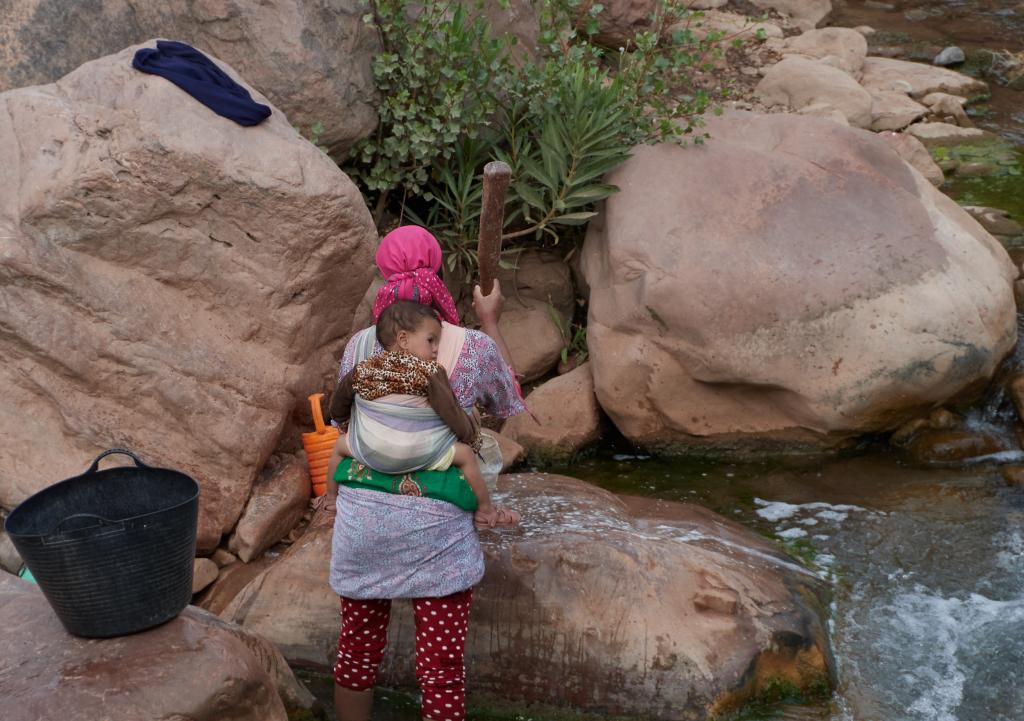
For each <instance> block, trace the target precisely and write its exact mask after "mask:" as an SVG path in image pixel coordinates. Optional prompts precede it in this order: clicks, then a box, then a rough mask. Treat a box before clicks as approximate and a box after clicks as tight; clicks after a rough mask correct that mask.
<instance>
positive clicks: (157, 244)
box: [0, 48, 376, 552]
mask: <svg viewBox="0 0 1024 721" xmlns="http://www.w3.org/2000/svg"><path fill="white" fill-rule="evenodd" d="M135 50H136V48H128V49H126V50H124V51H123V52H120V53H118V54H117V55H112V56H110V57H106V58H102V59H100V60H96V61H94V62H91V63H87V64H86V65H83V66H82V67H81V68H79V69H78V70H76V71H75V72H73V73H71V74H70V75H68V76H67V77H65V78H63V79H61V80H60V81H58V82H57V83H54V84H53V85H46V86H41V87H33V88H22V89H18V90H11V91H8V92H6V93H2V94H0V167H2V168H3V169H4V173H3V175H2V177H0V258H2V259H3V260H2V262H0V303H2V306H3V309H4V310H3V334H2V336H0V386H2V387H3V389H4V402H3V404H2V406H0V436H2V437H3V438H4V443H3V445H2V447H0V505H2V506H4V507H7V508H10V507H12V506H14V505H15V504H17V503H19V502H20V501H21V500H23V499H24V498H25V497H26V496H28V495H29V494H31V493H34V492H35V491H38V490H40V489H42V488H44V487H46V486H47V485H49V484H50V483H53V482H54V481H58V480H60V479H62V478H66V477H68V476H71V475H77V474H78V473H81V472H82V471H83V470H85V468H86V467H88V465H89V463H90V461H91V460H92V459H93V457H94V456H95V455H97V453H98V452H99V451H101V450H103V449H105V448H109V447H112V446H116V447H127V448H131V449H133V450H135V451H137V452H139V453H140V454H141V455H142V457H143V459H144V460H146V461H148V462H150V463H152V464H155V465H161V466H167V467H171V468H178V469H180V470H182V471H184V472H186V473H189V474H190V475H192V476H193V477H194V478H195V479H196V480H197V481H198V482H199V484H200V487H201V489H202V493H201V496H200V535H199V547H200V551H201V552H209V551H212V550H213V549H214V548H215V547H216V545H217V541H218V539H219V538H220V536H221V534H222V533H224V532H226V531H228V530H230V529H231V528H232V527H233V526H234V525H235V521H236V520H237V519H238V516H239V513H240V512H241V510H242V506H243V505H244V504H245V501H246V498H247V497H248V496H249V489H250V488H251V486H252V483H253V480H254V478H255V476H256V473H257V471H258V470H259V469H260V468H261V467H262V466H263V464H264V462H265V461H266V460H267V458H268V457H269V456H270V454H271V452H272V451H273V450H274V448H275V446H276V445H277V443H278V441H279V439H280V437H281V435H282V429H284V428H285V427H286V426H285V424H286V421H287V419H288V417H289V415H290V414H291V412H292V409H293V408H294V407H295V406H296V405H297V404H305V400H304V399H305V397H306V395H307V394H308V393H309V391H310V388H319V387H320V386H319V383H320V379H321V378H322V377H323V376H324V375H325V374H328V373H330V369H332V368H333V367H334V366H335V364H336V363H337V358H338V355H339V354H340V350H341V342H342V340H343V338H344V337H345V336H346V334H347V333H348V330H349V326H350V324H351V320H352V312H353V309H354V308H355V306H356V304H357V303H358V301H359V299H360V297H361V296H362V293H363V291H364V290H365V288H366V286H367V284H368V283H369V281H370V276H371V274H372V272H373V266H372V258H371V255H372V248H373V246H374V243H375V242H376V232H375V229H374V226H373V222H372V220H371V218H370V214H369V212H368V211H367V209H366V207H365V205H364V204H363V201H362V198H361V196H360V194H359V191H358V189H357V188H356V187H355V185H353V184H352V183H351V182H350V181H349V179H348V178H347V177H346V176H345V175H344V174H343V173H342V172H341V171H340V170H338V168H337V166H336V165H335V164H334V163H333V162H331V160H330V158H328V157H327V156H326V155H324V154H323V153H322V152H320V151H319V150H317V149H316V148H315V147H313V146H312V145H310V144H309V143H307V142H306V141H304V140H303V139H302V138H301V137H299V135H298V134H297V133H296V132H295V130H294V129H293V128H292V127H291V125H290V124H289V123H288V120H287V119H286V118H285V116H284V115H283V114H282V113H281V112H280V111H275V112H274V114H273V115H271V117H270V118H269V119H268V120H267V121H265V122H264V123H262V124H260V125H258V126H255V127H251V128H243V127H241V126H239V125H237V124H235V123H233V122H232V121H230V120H227V119H225V118H222V117H220V116H218V115H215V114H214V113H213V112H211V111H210V110H209V109H208V108H206V107H205V106H203V105H201V104H199V103H198V102H195V101H194V100H192V99H191V98H189V97H188V96H187V95H185V94H184V93H183V92H182V91H181V90H179V89H178V88H177V87H176V86H175V85H173V84H171V83H170V82H168V81H167V80H165V79H164V78H161V77H157V76H154V75H146V74H144V73H140V72H137V71H135V70H133V69H132V68H131V65H130V63H131V57H132V54H133V53H134V52H135ZM222 67H224V68H225V70H226V71H227V72H229V73H231V74H233V75H234V71H233V70H231V68H229V67H228V66H223V65H222ZM235 77H236V78H237V75H235ZM256 97H257V99H259V100H260V101H261V102H266V99H265V98H263V96H262V95H260V94H259V93H256Z"/></svg>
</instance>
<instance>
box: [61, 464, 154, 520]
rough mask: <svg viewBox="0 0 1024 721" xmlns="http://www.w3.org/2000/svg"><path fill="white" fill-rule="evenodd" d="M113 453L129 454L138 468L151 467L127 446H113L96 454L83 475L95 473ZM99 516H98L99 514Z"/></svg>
mask: <svg viewBox="0 0 1024 721" xmlns="http://www.w3.org/2000/svg"><path fill="white" fill-rule="evenodd" d="M113 453H120V454H122V455H125V456H128V457H129V458H131V459H132V460H133V461H135V465H136V466H137V467H138V468H149V466H148V465H147V464H145V463H143V462H142V461H141V460H139V457H138V456H137V455H135V454H134V453H132V452H131V451H129V450H127V449H126V448H111V449H109V450H106V451H103V453H101V454H99V455H98V456H96V460H95V461H93V462H92V465H91V466H89V470H87V471H86V472H85V473H83V474H82V475H83V476H87V475H89V474H90V473H95V472H96V470H97V469H98V468H99V467H100V461H102V460H103V459H104V458H106V457H107V456H109V455H111V454H113ZM68 518H74V516H68ZM97 518H98V516H97ZM65 520H67V519H65Z"/></svg>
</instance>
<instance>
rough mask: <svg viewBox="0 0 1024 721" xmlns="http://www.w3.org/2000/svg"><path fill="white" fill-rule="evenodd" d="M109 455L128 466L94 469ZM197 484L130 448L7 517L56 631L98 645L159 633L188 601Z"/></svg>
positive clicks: (7, 526) (32, 499)
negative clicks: (154, 464)
mask: <svg viewBox="0 0 1024 721" xmlns="http://www.w3.org/2000/svg"><path fill="white" fill-rule="evenodd" d="M111 453H123V454H125V455H128V456H131V458H132V460H134V461H135V465H134V466H121V467H117V468H108V469H106V470H102V471H100V470H97V469H98V467H99V462H100V460H101V459H103V458H104V457H105V456H108V455H110V454H111ZM198 516H199V484H197V483H196V482H195V481H194V480H193V479H192V478H190V477H189V476H187V475H185V474H184V473H181V472H179V471H173V470H169V469H166V468H153V467H150V466H147V465H146V464H145V463H143V462H142V461H140V460H139V459H138V458H137V457H136V456H135V455H134V454H133V453H131V452H130V451H125V450H121V449H113V450H109V451H106V452H104V453H101V454H100V455H99V457H97V458H96V460H95V461H93V464H92V465H91V466H90V467H89V470H87V471H86V472H85V473H83V474H82V475H80V476H75V477H74V478H69V479H68V480H66V481H61V482H60V483H56V484H54V485H52V486H50V487H49V488H46V489H44V490H42V491H40V492H39V493H36V494H35V495H34V496H31V497H30V498H28V499H26V500H25V501H24V502H23V503H22V504H21V505H19V506H18V507H17V508H15V509H14V510H13V511H11V514H10V515H9V516H8V517H7V521H6V523H5V529H6V530H7V533H8V534H9V535H10V537H11V541H13V543H14V546H15V547H16V548H17V549H18V553H20V554H21V557H22V559H23V560H24V562H25V565H26V566H28V569H29V571H31V572H32V575H33V576H34V577H35V579H36V583H38V584H39V588H40V589H41V590H42V591H43V594H45V596H46V599H47V600H48V601H49V602H50V605H51V606H52V607H53V610H54V611H56V613H57V617H58V618H59V619H60V621H61V623H63V624H64V627H65V628H66V629H67V630H68V631H69V632H70V633H73V634H75V635H76V636H85V637H87V638H107V637H110V636H123V635H125V634H129V633H135V632H137V631H142V630H144V629H147V628H152V627H153V626H158V625H160V624H161V623H164V622H165V621H169V620H170V619H172V618H174V617H175V616H177V615H178V614H179V613H181V611H182V610H183V609H184V608H185V606H187V605H188V602H189V601H190V600H191V598H192V564H193V560H194V558H195V552H196V524H197V521H198Z"/></svg>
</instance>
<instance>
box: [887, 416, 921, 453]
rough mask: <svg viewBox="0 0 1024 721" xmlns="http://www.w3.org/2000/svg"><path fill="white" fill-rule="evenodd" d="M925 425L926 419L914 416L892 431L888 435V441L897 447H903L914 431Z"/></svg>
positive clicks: (908, 441)
mask: <svg viewBox="0 0 1024 721" xmlns="http://www.w3.org/2000/svg"><path fill="white" fill-rule="evenodd" d="M927 426H928V421H926V420H925V419H924V418H915V419H914V420H912V421H907V422H906V423H904V424H903V425H902V426H900V427H899V428H897V429H896V430H895V431H893V434H892V435H891V436H889V443H891V444H892V445H894V446H897V447H898V448H903V447H904V446H906V445H907V444H908V443H910V441H911V439H912V438H913V437H914V434H915V433H917V432H918V431H919V430H921V429H922V428H926V427H927Z"/></svg>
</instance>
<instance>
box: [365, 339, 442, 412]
mask: <svg viewBox="0 0 1024 721" xmlns="http://www.w3.org/2000/svg"><path fill="white" fill-rule="evenodd" d="M439 371H441V366H440V365H438V364H437V363H435V362H434V361H424V360H420V359H419V358H416V357H415V356H411V355H408V354H406V353H393V352H391V351H384V352H383V353H378V354H377V355H374V356H370V357H369V358H367V359H366V360H364V361H363V362H362V363H359V364H358V365H357V366H356V368H355V373H353V375H352V388H353V389H354V390H355V392H356V393H358V394H359V395H360V396H361V397H362V398H364V399H365V400H368V401H374V400H377V399H378V398H382V397H384V396H386V395H390V394H392V393H403V394H406V395H411V396H426V395H427V386H428V384H429V382H430V376H431V375H433V374H434V373H437V372H439Z"/></svg>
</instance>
